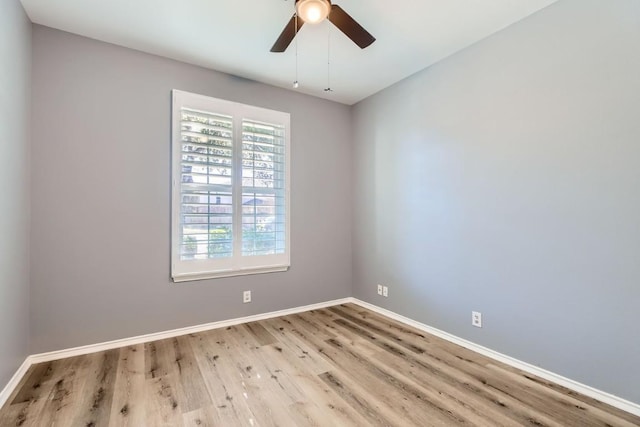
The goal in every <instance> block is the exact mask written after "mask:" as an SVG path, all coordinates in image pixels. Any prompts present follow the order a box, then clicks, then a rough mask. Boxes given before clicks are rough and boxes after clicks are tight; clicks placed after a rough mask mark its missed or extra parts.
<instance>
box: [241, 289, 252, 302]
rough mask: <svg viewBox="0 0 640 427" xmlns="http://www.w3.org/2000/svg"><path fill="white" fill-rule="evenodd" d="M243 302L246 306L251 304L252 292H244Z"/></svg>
mask: <svg viewBox="0 0 640 427" xmlns="http://www.w3.org/2000/svg"><path fill="white" fill-rule="evenodd" d="M242 302H243V303H245V304H246V303H248V302H251V291H244V292H243V293H242Z"/></svg>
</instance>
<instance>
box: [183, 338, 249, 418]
mask: <svg viewBox="0 0 640 427" xmlns="http://www.w3.org/2000/svg"><path fill="white" fill-rule="evenodd" d="M226 334H227V331H226V330H212V331H208V332H203V333H199V334H195V335H190V336H189V339H190V341H191V346H192V348H193V349H194V350H195V357H196V361H197V363H198V366H199V367H200V372H202V374H203V379H204V383H205V385H206V387H207V390H208V392H209V396H210V397H211V401H212V402H211V403H212V406H213V407H214V408H215V410H216V413H217V416H218V417H219V418H220V420H221V421H222V424H221V425H223V426H226V425H229V426H233V425H252V426H253V425H259V423H258V420H257V419H256V416H255V415H254V414H253V413H252V412H251V410H250V408H249V406H248V405H247V403H246V400H245V399H244V396H243V394H242V393H243V390H242V388H241V386H240V384H239V382H238V378H237V376H236V375H235V372H234V360H235V356H236V354H237V351H238V349H232V348H231V346H230V345H229V343H228V342H227V341H226V339H227V338H228V336H227V335H226Z"/></svg>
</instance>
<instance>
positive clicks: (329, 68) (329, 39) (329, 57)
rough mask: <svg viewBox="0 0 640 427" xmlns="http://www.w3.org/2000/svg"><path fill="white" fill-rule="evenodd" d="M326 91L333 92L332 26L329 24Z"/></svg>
mask: <svg viewBox="0 0 640 427" xmlns="http://www.w3.org/2000/svg"><path fill="white" fill-rule="evenodd" d="M324 91H325V92H333V89H331V26H330V25H327V88H326V89H325V90H324Z"/></svg>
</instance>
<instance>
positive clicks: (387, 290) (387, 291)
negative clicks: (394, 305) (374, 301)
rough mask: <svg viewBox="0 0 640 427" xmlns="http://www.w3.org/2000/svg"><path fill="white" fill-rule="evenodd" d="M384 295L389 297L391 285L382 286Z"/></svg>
mask: <svg viewBox="0 0 640 427" xmlns="http://www.w3.org/2000/svg"><path fill="white" fill-rule="evenodd" d="M382 296H383V297H388V296H389V287H387V286H383V287H382Z"/></svg>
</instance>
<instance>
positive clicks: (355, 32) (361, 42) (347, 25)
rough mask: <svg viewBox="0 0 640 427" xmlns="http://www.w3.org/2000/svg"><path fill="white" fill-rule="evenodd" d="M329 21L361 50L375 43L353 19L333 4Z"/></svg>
mask: <svg viewBox="0 0 640 427" xmlns="http://www.w3.org/2000/svg"><path fill="white" fill-rule="evenodd" d="M329 21H331V22H332V23H333V25H335V26H336V27H338V29H339V30H340V31H342V32H343V33H344V34H345V35H346V36H347V37H349V38H350V39H351V40H353V42H354V43H355V44H357V45H358V46H360V48H361V49H364V48H365V47H367V46H369V45H370V44H371V43H373V42H374V41H376V38H375V37H373V36H372V35H371V34H369V32H368V31H367V30H365V29H364V28H362V26H361V25H360V24H358V23H357V22H356V21H355V19H353V18H352V17H351V16H349V14H348V13H347V12H345V11H344V9H342V8H341V7H340V6H338V5H337V4H334V5H332V6H331V13H330V14H329Z"/></svg>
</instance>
